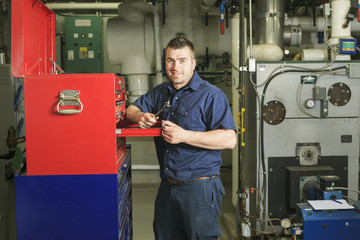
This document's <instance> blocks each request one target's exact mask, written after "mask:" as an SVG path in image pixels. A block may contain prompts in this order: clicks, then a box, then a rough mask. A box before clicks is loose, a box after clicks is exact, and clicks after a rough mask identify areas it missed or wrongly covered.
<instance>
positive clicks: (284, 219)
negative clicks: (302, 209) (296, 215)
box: [280, 218, 291, 228]
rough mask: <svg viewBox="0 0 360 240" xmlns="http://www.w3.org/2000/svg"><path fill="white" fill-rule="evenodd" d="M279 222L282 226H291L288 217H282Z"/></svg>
mask: <svg viewBox="0 0 360 240" xmlns="http://www.w3.org/2000/svg"><path fill="white" fill-rule="evenodd" d="M280 224H281V226H282V227H283V228H289V227H290V226H291V221H290V220H289V219H288V218H283V219H282V220H281V222H280Z"/></svg>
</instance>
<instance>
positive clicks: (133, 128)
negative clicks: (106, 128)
mask: <svg viewBox="0 0 360 240" xmlns="http://www.w3.org/2000/svg"><path fill="white" fill-rule="evenodd" d="M116 136H117V137H151V136H154V137H160V136H161V122H156V123H155V124H154V126H152V127H151V128H140V127H139V126H138V125H137V124H132V123H129V122H126V121H122V122H119V123H118V124H117V129H116Z"/></svg>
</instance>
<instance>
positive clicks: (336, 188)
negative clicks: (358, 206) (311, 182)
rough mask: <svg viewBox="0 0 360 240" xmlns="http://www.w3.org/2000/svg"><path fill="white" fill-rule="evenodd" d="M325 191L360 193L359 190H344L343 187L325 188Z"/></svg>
mask: <svg viewBox="0 0 360 240" xmlns="http://www.w3.org/2000/svg"><path fill="white" fill-rule="evenodd" d="M326 190H328V191H332V190H347V191H350V192H356V193H360V191H359V190H356V189H352V188H345V187H327V188H326Z"/></svg>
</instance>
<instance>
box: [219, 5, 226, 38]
mask: <svg viewBox="0 0 360 240" xmlns="http://www.w3.org/2000/svg"><path fill="white" fill-rule="evenodd" d="M224 7H225V0H222V2H221V4H220V34H222V35H223V34H224V33H225V25H224Z"/></svg>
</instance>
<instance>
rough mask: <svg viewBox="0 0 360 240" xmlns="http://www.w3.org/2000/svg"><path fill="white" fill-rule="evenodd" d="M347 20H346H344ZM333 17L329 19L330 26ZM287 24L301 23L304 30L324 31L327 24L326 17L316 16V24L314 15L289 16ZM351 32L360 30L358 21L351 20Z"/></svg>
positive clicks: (286, 20)
mask: <svg viewBox="0 0 360 240" xmlns="http://www.w3.org/2000/svg"><path fill="white" fill-rule="evenodd" d="M344 21H345V20H344ZM330 23H331V19H330V20H329V21H328V24H327V25H328V27H330ZM286 25H300V26H301V31H303V32H323V31H324V25H325V17H317V18H316V26H314V24H313V18H312V17H288V18H287V19H285V26H286ZM351 32H360V23H359V22H357V21H352V22H351Z"/></svg>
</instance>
